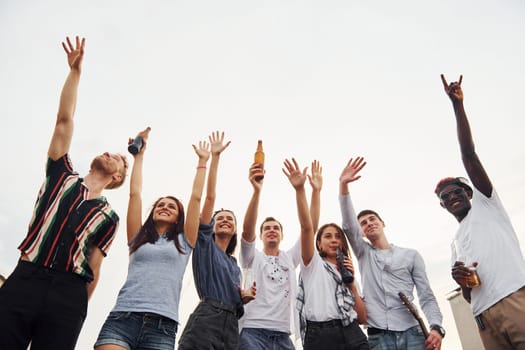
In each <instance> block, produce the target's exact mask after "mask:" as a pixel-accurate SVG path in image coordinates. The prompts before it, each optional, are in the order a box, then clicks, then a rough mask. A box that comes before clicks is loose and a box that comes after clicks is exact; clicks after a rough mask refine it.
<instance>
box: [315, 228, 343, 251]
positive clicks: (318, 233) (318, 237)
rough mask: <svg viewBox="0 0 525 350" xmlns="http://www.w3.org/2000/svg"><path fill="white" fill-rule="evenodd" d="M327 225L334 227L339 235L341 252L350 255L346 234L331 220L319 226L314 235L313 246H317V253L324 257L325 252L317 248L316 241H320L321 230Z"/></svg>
mask: <svg viewBox="0 0 525 350" xmlns="http://www.w3.org/2000/svg"><path fill="white" fill-rule="evenodd" d="M327 227H333V228H335V229H336V231H337V232H338V233H339V234H340V235H341V241H342V242H343V248H342V249H343V253H345V255H346V256H348V257H350V249H349V248H348V242H347V241H346V235H345V232H344V231H343V229H342V228H341V227H340V226H339V225H337V224H334V223H333V222H331V223H329V224H324V225H323V226H321V227H319V230H317V234H316V235H315V247H316V248H317V251H318V252H319V255H320V256H321V257H323V258H324V257H325V256H326V253H325V252H323V251H322V250H321V249H319V245H318V243H319V242H320V241H321V236H322V234H323V231H324V229H325V228H327Z"/></svg>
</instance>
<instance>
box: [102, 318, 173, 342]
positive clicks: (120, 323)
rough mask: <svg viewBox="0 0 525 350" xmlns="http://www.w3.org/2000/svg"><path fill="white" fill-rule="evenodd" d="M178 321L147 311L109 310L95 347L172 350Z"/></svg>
mask: <svg viewBox="0 0 525 350" xmlns="http://www.w3.org/2000/svg"><path fill="white" fill-rule="evenodd" d="M177 326H178V325H177V322H175V321H174V320H172V319H169V318H167V317H164V316H160V315H156V314H152V313H147V312H110V313H109V316H108V318H107V319H106V322H104V325H102V329H101V330H100V333H99V335H98V339H97V342H96V343H95V348H96V347H97V346H100V345H104V344H115V345H119V346H122V347H124V348H126V349H128V350H173V349H174V348H175V334H176V333H177Z"/></svg>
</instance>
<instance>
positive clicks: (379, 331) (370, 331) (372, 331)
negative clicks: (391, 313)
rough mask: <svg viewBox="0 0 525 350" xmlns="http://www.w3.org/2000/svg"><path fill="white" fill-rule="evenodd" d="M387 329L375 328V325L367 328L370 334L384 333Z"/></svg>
mask: <svg viewBox="0 0 525 350" xmlns="http://www.w3.org/2000/svg"><path fill="white" fill-rule="evenodd" d="M384 332H385V331H384V330H382V329H379V328H374V327H368V328H367V329H366V333H367V334H368V335H374V334H383V333H384Z"/></svg>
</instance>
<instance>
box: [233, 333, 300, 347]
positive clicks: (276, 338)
mask: <svg viewBox="0 0 525 350" xmlns="http://www.w3.org/2000/svg"><path fill="white" fill-rule="evenodd" d="M240 344H241V346H240V347H239V349H240V350H294V349H295V347H294V346H293V343H292V341H291V340H290V336H289V335H288V333H284V332H278V331H272V330H269V329H264V328H243V330H242V331H241V339H240Z"/></svg>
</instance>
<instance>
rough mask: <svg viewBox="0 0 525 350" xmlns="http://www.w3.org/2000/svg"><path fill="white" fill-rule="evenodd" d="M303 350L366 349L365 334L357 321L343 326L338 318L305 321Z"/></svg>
mask: <svg viewBox="0 0 525 350" xmlns="http://www.w3.org/2000/svg"><path fill="white" fill-rule="evenodd" d="M303 349H304V350H319V349H330V350H368V349H369V348H368V342H367V340H366V336H365V334H364V333H363V331H362V330H361V328H359V325H358V324H357V321H354V322H352V323H350V324H349V325H348V326H346V327H343V325H342V324H341V321H340V320H332V321H326V322H311V321H306V334H305V336H304V346H303Z"/></svg>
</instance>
